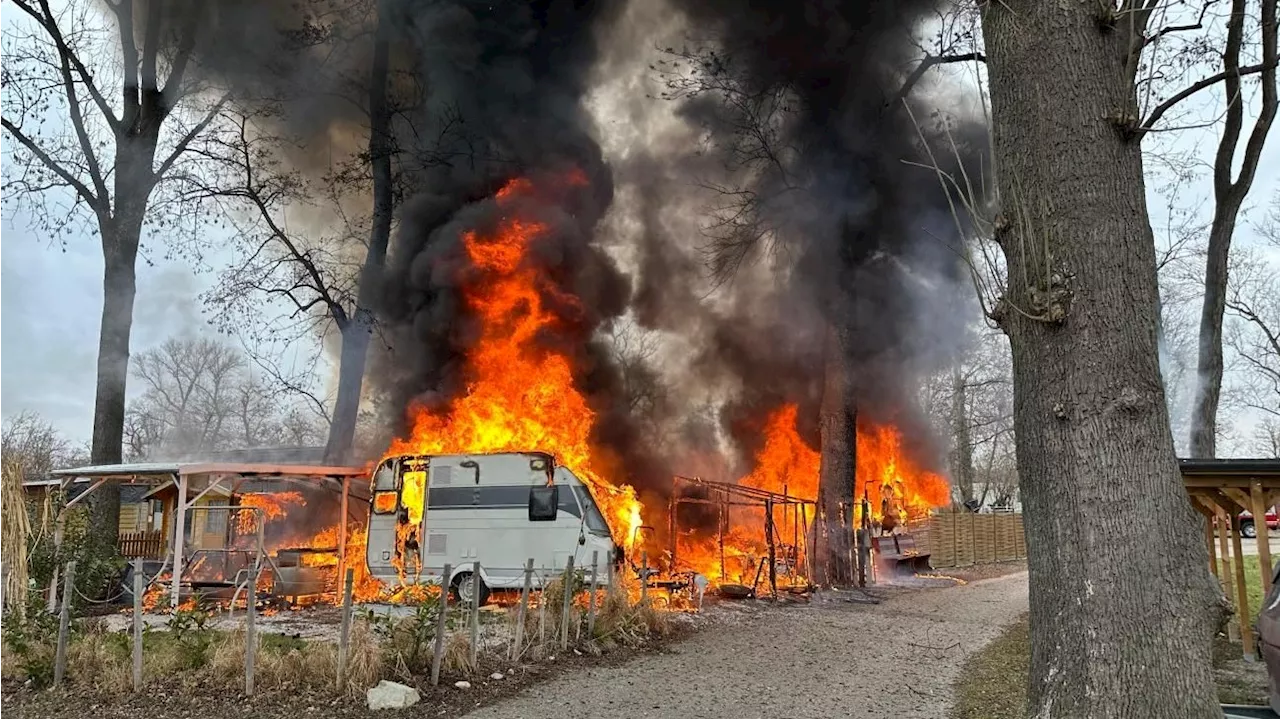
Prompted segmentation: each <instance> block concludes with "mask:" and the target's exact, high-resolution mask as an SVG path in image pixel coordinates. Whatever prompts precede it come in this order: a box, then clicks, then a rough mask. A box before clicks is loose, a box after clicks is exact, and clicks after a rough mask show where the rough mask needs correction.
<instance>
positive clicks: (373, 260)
mask: <svg viewBox="0 0 1280 719" xmlns="http://www.w3.org/2000/svg"><path fill="white" fill-rule="evenodd" d="M392 23H393V18H392V17H391V12H390V3H389V2H387V0H379V2H378V28H377V31H376V37H375V39H374V49H373V65H372V69H371V70H370V84H369V88H370V89H369V162H370V165H371V169H372V171H373V227H372V229H371V230H370V236H369V252H368V254H366V255H365V260H364V266H363V267H361V269H360V285H359V290H358V292H357V295H356V310H355V312H353V313H352V315H351V320H350V322H349V323H348V325H347V326H345V327H343V328H342V353H341V359H340V366H339V368H338V397H337V400H336V401H335V402H334V409H333V422H331V423H330V424H329V440H328V442H327V444H326V447H325V461H326V462H328V463H330V464H341V463H344V462H349V461H351V457H350V454H351V445H352V442H353V441H354V439H355V432H356V420H357V418H358V417H359V414H360V392H361V388H362V387H363V385H364V367H365V361H366V359H367V358H368V356H369V343H370V340H371V339H372V336H373V325H374V316H373V310H372V309H371V305H372V304H373V299H374V296H375V294H376V291H377V287H378V282H379V281H380V280H381V278H382V266H383V263H384V262H385V260H386V257H387V245H388V244H389V243H390V241H391V221H392V217H393V215H394V213H395V199H394V196H393V195H392V191H393V189H394V188H393V187H392V175H391V154H392V152H393V151H394V143H393V138H392V137H391V107H390V104H389V103H388V99H387V81H388V76H389V74H390V46H391V31H392Z"/></svg>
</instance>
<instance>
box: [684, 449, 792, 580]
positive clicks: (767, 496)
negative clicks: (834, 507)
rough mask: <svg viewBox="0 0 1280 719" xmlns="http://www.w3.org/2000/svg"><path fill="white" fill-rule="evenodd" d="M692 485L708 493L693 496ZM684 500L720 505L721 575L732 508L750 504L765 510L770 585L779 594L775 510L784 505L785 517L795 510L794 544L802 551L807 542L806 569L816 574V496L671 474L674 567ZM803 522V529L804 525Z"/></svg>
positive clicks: (718, 536)
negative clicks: (812, 528)
mask: <svg viewBox="0 0 1280 719" xmlns="http://www.w3.org/2000/svg"><path fill="white" fill-rule="evenodd" d="M691 487H698V488H701V489H702V490H703V492H704V493H705V494H706V495H707V496H705V497H691V496H688V494H686V492H687V490H688V489H689V488H691ZM682 504H703V505H710V506H714V507H716V508H717V511H718V512H719V517H718V521H717V522H716V542H717V545H718V547H719V549H720V575H721V577H722V578H723V577H724V575H725V562H724V535H725V532H726V531H728V521H729V510H730V508H732V507H747V508H751V509H760V510H762V511H763V512H764V533H765V542H766V545H767V547H768V552H769V557H768V562H769V587H770V590H771V591H772V593H773V596H774V597H775V598H776V597H777V594H778V582H777V549H776V544H775V540H776V537H775V535H776V534H777V526H776V522H775V520H774V510H775V509H778V508H780V507H781V508H782V509H783V516H784V519H785V518H786V515H787V514H788V513H789V514H791V526H792V532H793V535H794V537H793V539H792V542H793V546H794V547H795V551H797V552H799V551H800V546H801V542H803V543H804V558H805V564H806V565H810V566H808V567H806V568H805V573H806V574H807V575H808V576H810V577H812V576H813V572H812V561H813V560H812V557H811V556H810V546H809V527H808V526H807V525H808V510H810V509H813V508H815V507H816V506H817V502H816V501H814V500H812V499H804V498H802V497H797V496H795V495H793V494H789V493H787V492H786V490H785V488H784V490H783V492H782V493H781V494H779V493H777V492H770V491H768V490H764V489H757V488H755V487H748V486H745V485H741V484H733V483H731V482H715V481H711V480H707V479H702V478H701V477H685V476H681V475H675V476H673V477H672V478H671V499H670V501H669V505H668V507H667V521H668V523H669V526H668V534H669V541H670V548H669V550H668V551H670V553H671V566H672V569H673V570H674V568H675V566H676V545H677V535H678V534H679V529H680V526H679V520H678V518H677V514H678V509H679V507H680V505H682ZM801 525H804V526H803V529H802V528H801ZM797 559H798V557H797Z"/></svg>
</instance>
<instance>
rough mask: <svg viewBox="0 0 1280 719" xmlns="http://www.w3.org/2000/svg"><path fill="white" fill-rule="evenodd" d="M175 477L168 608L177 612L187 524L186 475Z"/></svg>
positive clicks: (179, 601)
mask: <svg viewBox="0 0 1280 719" xmlns="http://www.w3.org/2000/svg"><path fill="white" fill-rule="evenodd" d="M175 477H176V478H177V480H178V506H177V510H178V511H177V516H176V517H175V518H174V522H175V523H176V526H175V527H174V534H173V537H174V539H173V575H172V580H171V581H172V583H173V586H172V587H170V590H171V592H172V595H173V596H172V598H171V599H170V602H169V606H170V607H172V608H173V610H174V611H177V609H178V604H180V603H181V600H180V598H179V596H178V595H179V592H180V591H181V589H180V585H181V584H182V545H183V544H184V543H185V542H186V541H187V540H186V526H185V525H186V523H187V475H185V474H179V475H175Z"/></svg>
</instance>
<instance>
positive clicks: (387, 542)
mask: <svg viewBox="0 0 1280 719" xmlns="http://www.w3.org/2000/svg"><path fill="white" fill-rule="evenodd" d="M399 464H400V462H399V460H397V459H388V460H386V461H384V462H383V463H382V464H381V465H379V466H378V469H377V471H375V472H374V473H373V497H371V498H370V500H369V534H368V537H367V542H366V544H365V563H366V564H368V566H369V573H370V574H372V575H373V576H375V577H380V578H386V577H394V576H395V574H396V568H395V565H394V564H393V563H392V560H393V558H394V557H395V551H396V515H397V513H398V510H399V509H400V486H399V474H400V473H399V471H398V469H399Z"/></svg>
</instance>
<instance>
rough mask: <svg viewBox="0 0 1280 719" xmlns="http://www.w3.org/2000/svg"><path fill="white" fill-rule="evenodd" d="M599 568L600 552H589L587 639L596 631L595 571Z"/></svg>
mask: <svg viewBox="0 0 1280 719" xmlns="http://www.w3.org/2000/svg"><path fill="white" fill-rule="evenodd" d="M599 567H600V550H594V551H592V552H591V600H590V601H591V605H590V608H589V609H588V610H587V638H588V639H590V638H591V637H593V636H595V631H596V585H597V584H598V582H597V581H596V579H597V575H596V571H597V570H598V569H599Z"/></svg>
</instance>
